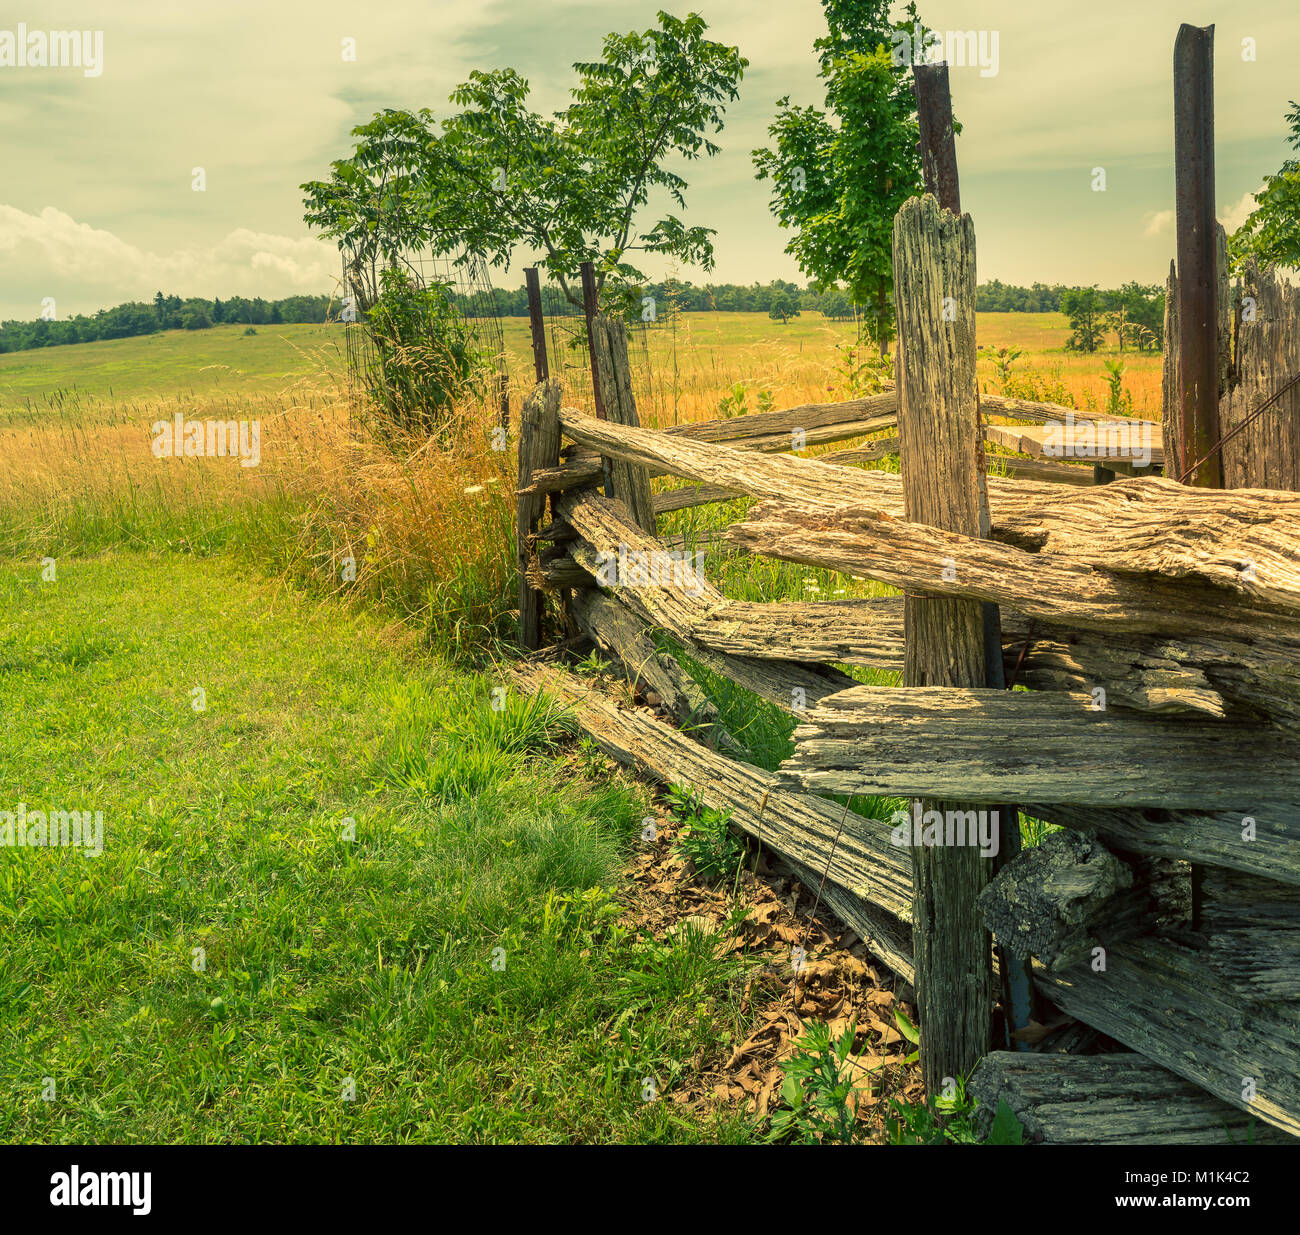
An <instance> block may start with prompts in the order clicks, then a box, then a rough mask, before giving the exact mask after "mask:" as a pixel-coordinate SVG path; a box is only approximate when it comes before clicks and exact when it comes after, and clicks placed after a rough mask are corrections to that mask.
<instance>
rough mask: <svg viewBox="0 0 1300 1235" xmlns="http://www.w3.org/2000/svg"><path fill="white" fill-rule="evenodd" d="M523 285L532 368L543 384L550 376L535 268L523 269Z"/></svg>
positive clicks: (538, 283)
mask: <svg viewBox="0 0 1300 1235" xmlns="http://www.w3.org/2000/svg"><path fill="white" fill-rule="evenodd" d="M524 284H525V286H526V287H527V288H528V321H529V324H530V325H531V326H532V329H533V368H534V369H535V370H536V372H537V380H538V381H539V382H544V381H546V379H547V378H548V377H550V376H551V369H550V365H549V364H548V363H547V360H546V320H545V318H543V316H542V284H541V279H540V278H539V277H538V274H537V267H536V266H527V267H525V268H524Z"/></svg>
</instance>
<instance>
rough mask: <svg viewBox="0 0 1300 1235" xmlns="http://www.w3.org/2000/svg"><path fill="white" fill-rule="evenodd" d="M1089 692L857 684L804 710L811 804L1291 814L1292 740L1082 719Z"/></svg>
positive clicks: (802, 780) (1124, 719)
mask: <svg viewBox="0 0 1300 1235" xmlns="http://www.w3.org/2000/svg"><path fill="white" fill-rule="evenodd" d="M1093 704H1094V698H1093V696H1091V695H1080V694H1070V693H1065V692H1039V691H1016V692H1012V691H1003V690H988V689H981V688H973V689H958V688H953V687H930V686H925V687H908V688H907V689H906V690H898V689H896V688H893V687H878V686H855V687H852V688H851V689H849V690H844V691H841V692H839V693H838V694H835V695H830V696H828V697H826V698H825V699H823V700H822V701H821V702H820V703H819V704H818V705H817V706H816V707H815V708H810V709H809V710H808V711H807V712H806V713H804V717H803V723H802V724H800V725H799V726H798V727H797V728H796V729H795V731H794V743H795V751H794V754H793V756H791V758H789V759H787V760H786V761H785V762H784V763H783V764H782V765H781V767H780V773H781V776H782V779H783V781H784V782H785V783H786V784H792V785H793V784H798V785H801V786H802V787H803V788H805V789H808V790H811V791H813V792H817V793H867V794H883V795H889V796H895V797H936V798H958V797H960V798H963V799H967V798H968V799H971V800H974V801H981V802H991V803H998V802H1003V801H1020V802H1041V801H1045V800H1048V799H1051V800H1052V801H1056V802H1068V803H1072V804H1075V805H1081V806H1152V807H1171V808H1176V807H1183V808H1187V809H1196V810H1240V811H1241V812H1242V813H1243V814H1246V815H1249V814H1253V813H1255V812H1256V811H1260V812H1263V811H1268V810H1280V809H1285V810H1288V811H1292V812H1294V811H1295V810H1296V809H1297V804H1300V742H1297V741H1296V740H1294V739H1290V738H1288V737H1286V736H1285V735H1284V734H1282V733H1281V731H1279V730H1277V729H1275V728H1273V727H1271V726H1267V725H1261V724H1254V725H1249V724H1241V723H1238V724H1224V723H1222V722H1219V721H1215V720H1205V719H1201V718H1199V717H1186V716H1173V717H1165V716H1151V715H1143V714H1140V713H1132V712H1130V713H1122V712H1120V711H1118V710H1116V709H1106V710H1104V711H1094V710H1092V708H1093Z"/></svg>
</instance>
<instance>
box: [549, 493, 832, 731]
mask: <svg viewBox="0 0 1300 1235" xmlns="http://www.w3.org/2000/svg"><path fill="white" fill-rule="evenodd" d="M560 509H561V511H562V512H563V514H564V516H565V518H566V519H567V520H568V521H569V523H570V525H571V526H572V527H573V529H574V530H575V531H576V532H577V533H578V536H579V539H578V540H577V541H575V542H573V543H572V544H571V546H570V553H571V554H572V556H573V559H574V560H575V561H576V562H577V563H578V564H579V565H580V566H581V567H583V568H584V569H585V570H587V571H588V572H589V573H590V574H591V575H592V576H593V577H594V578H595V579H596V581H597V582H598V583H600V584H601V585H602V586H604V587H607V588H608V589H609V592H610V595H611V596H613V597H614V598H615V599H616V600H617V601H618V602H619V603H620V604H622V605H625V606H626V607H627V608H628V609H629V610H630V611H631V612H632V613H634V614H636V616H637V617H638V618H639V619H640V620H641V621H642V622H644V623H645V624H646V625H647V626H649V627H652V628H654V629H659V630H663V631H664V632H666V633H667V634H669V635H670V636H672V637H673V638H674V639H675V640H676V641H677V642H679V643H680V644H681V645H682V646H683V648H684V649H685V651H686V652H687V654H688V655H690V656H691V657H693V658H694V659H696V660H698V661H699V662H700V663H701V664H703V665H704V666H705V667H706V668H709V669H712V670H714V671H715V672H717V673H721V674H723V675H725V676H726V677H728V678H730V679H731V680H732V681H733V682H735V683H737V684H738V685H740V686H743V687H745V688H746V689H747V690H752V691H753V692H754V693H755V694H758V695H760V696H762V697H763V698H764V699H767V700H769V701H770V702H772V703H775V704H777V705H778V706H780V707H783V708H785V709H786V710H787V711H793V712H800V711H802V710H803V708H805V707H806V706H809V705H811V704H813V703H815V702H816V701H817V700H819V699H822V698H824V697H825V696H826V695H828V694H834V693H835V692H836V691H837V690H842V689H844V688H845V687H846V686H848V685H851V684H852V679H851V678H849V677H848V676H847V675H846V674H844V673H841V672H840V671H839V670H837V669H831V668H827V667H823V666H818V665H802V664H796V663H794V662H788V661H771V660H766V661H761V660H757V659H755V658H753V657H748V656H730V655H726V654H724V653H721V652H716V651H713V650H712V649H710V648H708V647H705V646H704V645H702V644H701V643H699V642H698V641H697V640H696V638H695V635H694V633H693V632H694V628H695V626H696V624H697V623H698V621H699V619H700V618H701V617H702V616H703V615H704V614H705V613H707V612H708V611H710V610H711V609H713V608H715V607H717V606H719V605H723V604H725V603H726V599H725V597H724V596H723V595H722V593H721V592H719V591H718V589H717V588H715V587H714V586H713V585H712V584H711V583H710V582H709V581H708V580H707V579H706V578H704V576H703V575H701V574H700V573H699V571H698V568H697V566H696V563H695V562H693V561H687V560H685V559H683V557H682V556H681V555H678V556H676V557H673V556H670V554H669V553H668V551H666V550H665V549H664V548H663V547H662V546H661V545H660V544H659V543H658V542H657V541H656V540H655V539H654V538H653V537H651V536H648V535H646V533H644V532H643V531H641V529H640V528H638V527H637V526H636V525H635V524H633V523H632V522H631V520H630V519H629V518H628V516H627V512H626V510H625V509H624V508H623V507H622V506H621V505H620V504H619V503H617V502H608V501H605V500H604V499H602V498H600V497H597V496H595V495H575V496H573V497H572V498H571V499H562V500H561V502H560ZM625 568H626V569H625Z"/></svg>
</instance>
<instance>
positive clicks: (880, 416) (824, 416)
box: [662, 390, 898, 445]
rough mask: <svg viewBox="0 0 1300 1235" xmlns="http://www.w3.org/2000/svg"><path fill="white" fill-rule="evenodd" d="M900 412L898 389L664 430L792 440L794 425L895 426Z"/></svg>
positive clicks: (703, 437) (732, 439)
mask: <svg viewBox="0 0 1300 1235" xmlns="http://www.w3.org/2000/svg"><path fill="white" fill-rule="evenodd" d="M897 415H898V395H897V393H896V392H895V391H892V390H889V391H885V392H884V393H883V394H878V395H870V396H868V397H867V398H865V399H848V400H846V401H844V402H842V403H804V404H801V405H800V406H798V407H784V408H778V409H776V410H774V411H770V412H749V413H748V414H747V415H744V416H727V417H723V418H722V419H719V420H693V421H688V422H687V423H686V424H679V425H672V426H671V427H669V428H665V429H663V430H662V432H663V433H665V434H667V435H668V436H670V437H689V438H692V439H693V440H695V441H698V442H729V443H732V444H736V445H738V444H740V443H741V442H743V441H745V440H746V439H752V438H771V439H779V438H784V439H785V440H786V441H787V442H788V441H789V440H790V434H791V433H792V432H793V431H794V430H795V429H802V430H803V431H804V432H805V433H807V432H809V431H811V430H813V429H823V428H830V427H836V426H842V425H846V424H857V423H860V422H868V423H870V422H874V421H879V422H880V423H879V428H881V429H888V428H892V427H893V425H894V423H895V421H896V418H897Z"/></svg>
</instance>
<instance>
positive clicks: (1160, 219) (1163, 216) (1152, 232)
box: [1142, 210, 1174, 236]
mask: <svg viewBox="0 0 1300 1235" xmlns="http://www.w3.org/2000/svg"><path fill="white" fill-rule="evenodd" d="M1173 230H1174V212H1173V211H1172V210H1152V211H1149V212H1148V214H1147V216H1146V226H1145V227H1144V228H1143V229H1142V234H1143V235H1144V236H1163V235H1166V234H1167V233H1169V232H1172V231H1173Z"/></svg>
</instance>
